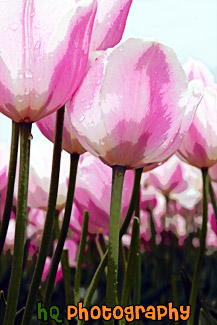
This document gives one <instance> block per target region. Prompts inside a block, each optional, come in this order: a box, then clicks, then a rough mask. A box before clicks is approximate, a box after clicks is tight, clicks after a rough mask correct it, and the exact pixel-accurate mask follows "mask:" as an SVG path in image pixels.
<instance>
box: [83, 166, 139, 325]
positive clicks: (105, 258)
mask: <svg viewBox="0 0 217 325" xmlns="http://www.w3.org/2000/svg"><path fill="white" fill-rule="evenodd" d="M142 170H143V169H142V168H139V169H136V170H135V178H134V184H133V191H132V195H131V200H130V205H129V208H128V210H127V214H126V216H125V219H124V222H123V224H122V226H121V229H120V235H119V240H121V238H122V236H123V235H124V234H125V233H126V231H127V228H128V226H129V224H130V221H131V218H132V215H133V212H134V209H135V202H136V200H137V198H138V193H139V186H140V180H141V176H142ZM107 263H108V249H107V251H106V252H105V254H104V256H103V258H102V259H101V261H100V264H99V265H98V268H97V270H96V272H95V273H94V276H93V278H92V280H91V283H90V285H89V287H88V290H87V294H86V296H85V298H84V307H86V308H88V307H89V306H90V303H91V300H92V297H93V294H94V292H95V290H96V288H97V285H98V283H99V280H100V278H101V276H102V274H103V272H104V270H105V268H106V266H107ZM78 324H82V321H80V322H78Z"/></svg>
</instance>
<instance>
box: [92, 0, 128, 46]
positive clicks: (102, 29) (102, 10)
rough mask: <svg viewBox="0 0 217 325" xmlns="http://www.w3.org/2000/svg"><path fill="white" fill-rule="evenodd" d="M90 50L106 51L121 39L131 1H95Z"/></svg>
mask: <svg viewBox="0 0 217 325" xmlns="http://www.w3.org/2000/svg"><path fill="white" fill-rule="evenodd" d="M97 3H98V6H97V13H96V17H95V20H94V25H93V33H92V36H91V42H90V50H91V51H96V50H106V49H107V48H109V47H113V46H115V45H116V44H118V43H119V42H120V40H121V38H122V35H123V32H124V28H125V25H126V20H127V16H128V13H129V10H130V6H131V4H132V0H109V1H108V0H97Z"/></svg>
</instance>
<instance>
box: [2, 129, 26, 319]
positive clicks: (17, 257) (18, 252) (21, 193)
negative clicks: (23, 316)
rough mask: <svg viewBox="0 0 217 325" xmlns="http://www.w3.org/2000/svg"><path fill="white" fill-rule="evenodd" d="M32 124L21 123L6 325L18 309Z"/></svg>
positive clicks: (13, 317)
mask: <svg viewBox="0 0 217 325" xmlns="http://www.w3.org/2000/svg"><path fill="white" fill-rule="evenodd" d="M31 126H32V124H31V123H20V124H19V129H20V170H19V188H18V203H17V215H16V229H15V239H14V254H13V262H12V271H11V279H10V284H9V291H8V298H7V308H6V312H5V318H4V325H11V324H14V320H15V316H16V309H17V303H18V297H19V291H20V283H21V278H22V268H23V257H24V244H25V230H26V214H27V198H28V183H29V158H30V135H31Z"/></svg>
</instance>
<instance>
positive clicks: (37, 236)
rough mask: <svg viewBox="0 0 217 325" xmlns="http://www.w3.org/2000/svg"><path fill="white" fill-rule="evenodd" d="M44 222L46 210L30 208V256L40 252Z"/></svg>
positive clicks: (28, 225)
mask: <svg viewBox="0 0 217 325" xmlns="http://www.w3.org/2000/svg"><path fill="white" fill-rule="evenodd" d="M44 223H45V211H43V210H37V209H31V208H30V209H29V212H28V224H27V229H26V235H27V238H28V239H30V244H29V255H30V256H33V255H34V254H35V253H38V250H39V247H40V243H41V238H42V234H43V230H44Z"/></svg>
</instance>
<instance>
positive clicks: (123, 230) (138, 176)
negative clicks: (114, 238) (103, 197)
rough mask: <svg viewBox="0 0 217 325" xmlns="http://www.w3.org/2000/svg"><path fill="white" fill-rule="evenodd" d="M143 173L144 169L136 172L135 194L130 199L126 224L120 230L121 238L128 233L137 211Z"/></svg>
mask: <svg viewBox="0 0 217 325" xmlns="http://www.w3.org/2000/svg"><path fill="white" fill-rule="evenodd" d="M142 171H143V168H139V169H136V170H135V178H134V183H133V192H132V195H131V199H130V205H129V208H128V210H127V214H126V217H125V219H124V222H123V224H122V226H121V230H120V236H121V237H122V236H123V235H124V234H125V233H126V232H127V228H128V226H129V224H130V221H131V218H132V215H133V212H134V209H135V204H136V202H137V198H138V195H139V186H140V180H141V176H142Z"/></svg>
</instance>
